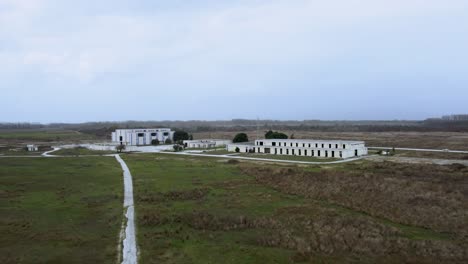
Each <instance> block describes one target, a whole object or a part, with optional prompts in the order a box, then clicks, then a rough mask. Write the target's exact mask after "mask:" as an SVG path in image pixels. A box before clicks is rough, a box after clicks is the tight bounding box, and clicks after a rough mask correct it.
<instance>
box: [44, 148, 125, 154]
mask: <svg viewBox="0 0 468 264" xmlns="http://www.w3.org/2000/svg"><path fill="white" fill-rule="evenodd" d="M116 153H117V152H116V151H105V150H91V149H87V148H84V147H76V148H65V149H60V150H57V151H54V152H53V153H51V154H52V155H62V156H67V155H70V156H77V155H106V154H116Z"/></svg>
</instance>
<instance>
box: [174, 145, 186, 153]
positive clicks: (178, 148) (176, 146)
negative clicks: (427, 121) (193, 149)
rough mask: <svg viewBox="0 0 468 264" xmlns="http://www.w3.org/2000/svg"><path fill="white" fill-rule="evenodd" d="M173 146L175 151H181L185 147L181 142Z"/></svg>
mask: <svg viewBox="0 0 468 264" xmlns="http://www.w3.org/2000/svg"><path fill="white" fill-rule="evenodd" d="M173 148H174V151H175V152H179V151H182V150H183V149H184V147H182V146H181V145H179V144H175V145H174V146H173Z"/></svg>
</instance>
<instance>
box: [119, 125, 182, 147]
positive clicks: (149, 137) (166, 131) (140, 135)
mask: <svg viewBox="0 0 468 264" xmlns="http://www.w3.org/2000/svg"><path fill="white" fill-rule="evenodd" d="M173 138H174V131H171V129H170V128H142V129H117V130H115V132H112V142H117V143H120V144H122V145H129V146H145V145H151V142H152V141H153V140H155V139H157V140H159V142H160V143H161V144H163V143H164V142H166V140H167V139H170V140H173Z"/></svg>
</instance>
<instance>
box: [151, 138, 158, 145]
mask: <svg viewBox="0 0 468 264" xmlns="http://www.w3.org/2000/svg"><path fill="white" fill-rule="evenodd" d="M159 143H160V142H159V139H157V138H156V139H153V140H151V145H159Z"/></svg>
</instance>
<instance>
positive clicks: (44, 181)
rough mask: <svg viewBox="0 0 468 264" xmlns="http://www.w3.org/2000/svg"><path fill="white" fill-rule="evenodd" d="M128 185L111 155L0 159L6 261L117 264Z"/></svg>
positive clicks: (1, 241) (0, 249)
mask: <svg viewBox="0 0 468 264" xmlns="http://www.w3.org/2000/svg"><path fill="white" fill-rule="evenodd" d="M122 185H123V183H122V172H121V169H120V166H119V165H118V163H117V162H116V161H115V159H114V158H111V157H93V158H79V159H77V158H0V197H1V198H0V233H1V234H2V235H1V236H0V263H115V262H116V260H117V256H118V254H119V252H118V251H117V245H118V239H119V231H120V227H121V224H122V214H123V208H122V200H123V197H122V195H123V194H122V193H123V186H122Z"/></svg>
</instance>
